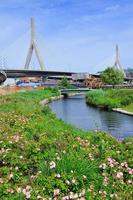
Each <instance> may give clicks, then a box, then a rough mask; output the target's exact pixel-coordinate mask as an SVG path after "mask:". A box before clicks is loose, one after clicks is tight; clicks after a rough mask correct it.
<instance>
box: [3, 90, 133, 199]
mask: <svg viewBox="0 0 133 200" xmlns="http://www.w3.org/2000/svg"><path fill="white" fill-rule="evenodd" d="M58 95H59V92H58V91H57V90H56V89H45V90H41V91H31V92H23V93H16V94H13V95H8V96H2V97H1V98H0V133H1V134H0V155H1V160H0V174H1V178H0V184H1V187H0V197H1V199H7V200H9V199H10V200H14V199H22V200H23V199H25V198H27V199H49V198H51V199H59V200H60V199H62V200H66V199H78V198H79V199H82V200H83V199H87V200H89V199H101V200H102V199H110V198H116V199H117V198H119V199H120V198H121V199H126V198H128V199H131V198H132V174H133V170H132V168H133V165H132V164H133V155H132V152H133V145H132V144H133V139H128V140H126V141H123V142H118V141H117V140H116V139H114V138H113V137H111V136H110V135H109V134H107V133H100V132H97V131H93V132H85V131H82V130H78V129H76V128H74V127H73V126H70V125H67V124H65V123H64V122H63V121H62V120H58V119H57V118H56V116H55V114H54V113H52V112H51V111H50V109H49V107H47V106H44V107H42V106H40V105H39V103H40V102H41V101H42V100H44V99H49V100H50V98H51V97H53V96H58Z"/></svg>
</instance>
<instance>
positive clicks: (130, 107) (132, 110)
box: [123, 103, 133, 113]
mask: <svg viewBox="0 0 133 200" xmlns="http://www.w3.org/2000/svg"><path fill="white" fill-rule="evenodd" d="M123 109H124V110H126V111H128V112H132V113H133V103H131V104H129V105H127V106H125V107H123Z"/></svg>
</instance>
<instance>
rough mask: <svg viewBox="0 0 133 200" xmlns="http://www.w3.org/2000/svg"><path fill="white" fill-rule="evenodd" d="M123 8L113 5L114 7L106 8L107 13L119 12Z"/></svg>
mask: <svg viewBox="0 0 133 200" xmlns="http://www.w3.org/2000/svg"><path fill="white" fill-rule="evenodd" d="M120 8H121V6H120V5H119V4H116V5H113V6H109V7H106V8H105V11H110V12H111V11H117V10H118V9H120Z"/></svg>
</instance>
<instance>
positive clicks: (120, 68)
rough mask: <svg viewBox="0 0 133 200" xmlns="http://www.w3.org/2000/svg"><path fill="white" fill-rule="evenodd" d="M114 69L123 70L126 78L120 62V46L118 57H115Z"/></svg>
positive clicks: (117, 49)
mask: <svg viewBox="0 0 133 200" xmlns="http://www.w3.org/2000/svg"><path fill="white" fill-rule="evenodd" d="M114 68H116V69H119V70H121V71H122V72H123V74H124V76H126V74H125V72H124V69H123V67H122V65H121V62H120V58H119V47H118V45H116V56H115V62H114Z"/></svg>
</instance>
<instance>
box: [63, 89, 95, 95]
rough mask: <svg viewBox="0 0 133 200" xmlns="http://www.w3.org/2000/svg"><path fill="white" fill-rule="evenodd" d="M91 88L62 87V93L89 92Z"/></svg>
mask: <svg viewBox="0 0 133 200" xmlns="http://www.w3.org/2000/svg"><path fill="white" fill-rule="evenodd" d="M90 90H91V89H90V88H79V89H62V90H61V94H66V93H71V92H79V93H80V92H88V91H90Z"/></svg>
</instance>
